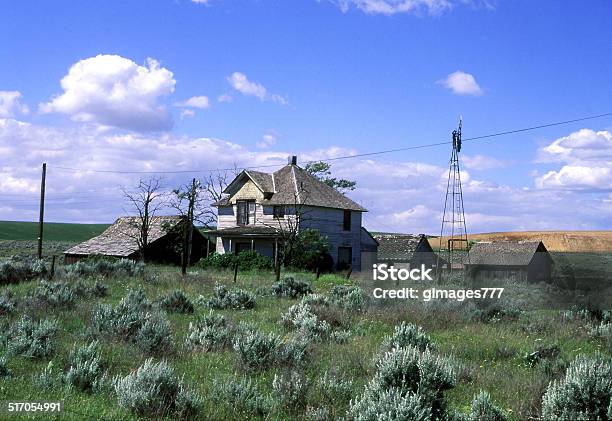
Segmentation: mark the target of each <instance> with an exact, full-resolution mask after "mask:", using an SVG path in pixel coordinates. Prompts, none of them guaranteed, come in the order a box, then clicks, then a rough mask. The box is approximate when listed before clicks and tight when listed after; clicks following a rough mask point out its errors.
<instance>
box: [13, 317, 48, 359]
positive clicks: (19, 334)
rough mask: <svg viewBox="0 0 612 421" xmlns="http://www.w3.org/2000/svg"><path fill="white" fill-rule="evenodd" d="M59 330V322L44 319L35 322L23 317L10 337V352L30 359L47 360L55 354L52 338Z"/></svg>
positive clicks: (14, 327)
mask: <svg viewBox="0 0 612 421" xmlns="http://www.w3.org/2000/svg"><path fill="white" fill-rule="evenodd" d="M57 329H58V325H57V322H56V321H54V320H49V319H44V320H39V321H34V320H32V319H31V318H29V317H28V316H21V318H20V319H19V320H18V321H17V322H16V323H15V325H14V326H13V328H12V329H11V331H10V332H9V335H8V336H9V337H8V339H9V340H8V352H9V354H11V355H22V356H24V357H30V358H46V357H48V356H50V355H51V354H52V353H53V341H52V338H53V336H54V335H55V334H56V332H57Z"/></svg>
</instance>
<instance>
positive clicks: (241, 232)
mask: <svg viewBox="0 0 612 421" xmlns="http://www.w3.org/2000/svg"><path fill="white" fill-rule="evenodd" d="M209 232H210V233H211V234H212V235H216V236H218V237H278V236H279V235H280V231H279V230H277V229H276V228H273V227H262V226H248V225H245V226H241V227H231V228H223V229H220V230H215V231H209Z"/></svg>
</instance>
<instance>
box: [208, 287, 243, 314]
mask: <svg viewBox="0 0 612 421" xmlns="http://www.w3.org/2000/svg"><path fill="white" fill-rule="evenodd" d="M204 304H205V305H206V306H207V307H210V308H214V309H225V308H232V309H236V310H246V309H251V308H254V307H255V296H254V295H253V294H251V293H250V292H247V291H245V290H243V289H240V288H235V289H232V290H228V289H227V288H226V287H225V286H224V285H216V286H215V291H214V296H213V297H212V298H209V299H208V300H206V301H205V303H204Z"/></svg>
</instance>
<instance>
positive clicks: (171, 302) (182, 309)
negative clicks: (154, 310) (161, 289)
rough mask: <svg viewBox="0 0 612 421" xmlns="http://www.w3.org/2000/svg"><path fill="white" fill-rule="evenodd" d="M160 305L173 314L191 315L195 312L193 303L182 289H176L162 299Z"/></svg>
mask: <svg viewBox="0 0 612 421" xmlns="http://www.w3.org/2000/svg"><path fill="white" fill-rule="evenodd" d="M159 305H160V307H161V308H163V309H164V310H166V311H168V312H171V313H183V314H191V313H193V311H194V307H193V303H192V302H191V300H190V299H189V297H187V295H185V293H184V292H183V291H181V290H180V289H175V290H174V291H172V292H169V293H168V294H167V295H164V296H163V297H161V298H160V300H159Z"/></svg>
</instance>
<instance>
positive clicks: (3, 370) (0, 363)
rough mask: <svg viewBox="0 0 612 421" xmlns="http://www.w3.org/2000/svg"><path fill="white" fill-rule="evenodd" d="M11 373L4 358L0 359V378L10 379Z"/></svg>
mask: <svg viewBox="0 0 612 421" xmlns="http://www.w3.org/2000/svg"><path fill="white" fill-rule="evenodd" d="M12 375H13V372H12V371H11V370H10V369H9V368H8V360H7V359H6V357H0V377H11V376H12Z"/></svg>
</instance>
